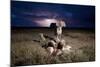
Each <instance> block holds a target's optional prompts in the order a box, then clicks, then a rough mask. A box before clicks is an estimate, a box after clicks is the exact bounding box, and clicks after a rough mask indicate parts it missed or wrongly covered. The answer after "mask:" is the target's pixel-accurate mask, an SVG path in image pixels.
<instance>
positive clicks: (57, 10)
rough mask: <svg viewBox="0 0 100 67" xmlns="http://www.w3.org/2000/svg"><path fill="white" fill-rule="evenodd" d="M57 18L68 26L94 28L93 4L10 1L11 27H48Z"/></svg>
mask: <svg viewBox="0 0 100 67" xmlns="http://www.w3.org/2000/svg"><path fill="white" fill-rule="evenodd" d="M59 19H60V20H63V21H65V23H66V27H69V28H95V6H86V5H84V6H83V5H70V4H55V3H39V2H23V1H11V26H12V27H49V25H48V24H50V23H51V22H56V21H55V20H59Z"/></svg>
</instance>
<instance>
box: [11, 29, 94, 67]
mask: <svg viewBox="0 0 100 67" xmlns="http://www.w3.org/2000/svg"><path fill="white" fill-rule="evenodd" d="M39 33H44V34H46V35H48V36H51V37H54V30H53V29H12V30H11V65H12V66H22V65H39V64H56V63H73V62H88V61H95V32H93V31H90V30H73V29H72V30H71V29H64V30H63V36H62V37H63V38H64V39H65V41H66V45H70V46H71V47H72V50H73V51H72V52H70V53H64V54H63V55H61V56H56V57H51V59H50V60H47V59H48V57H49V56H48V53H47V51H46V50H45V49H44V48H42V47H41V44H40V43H38V42H36V41H34V40H40V38H39V35H38V34H39Z"/></svg>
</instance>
